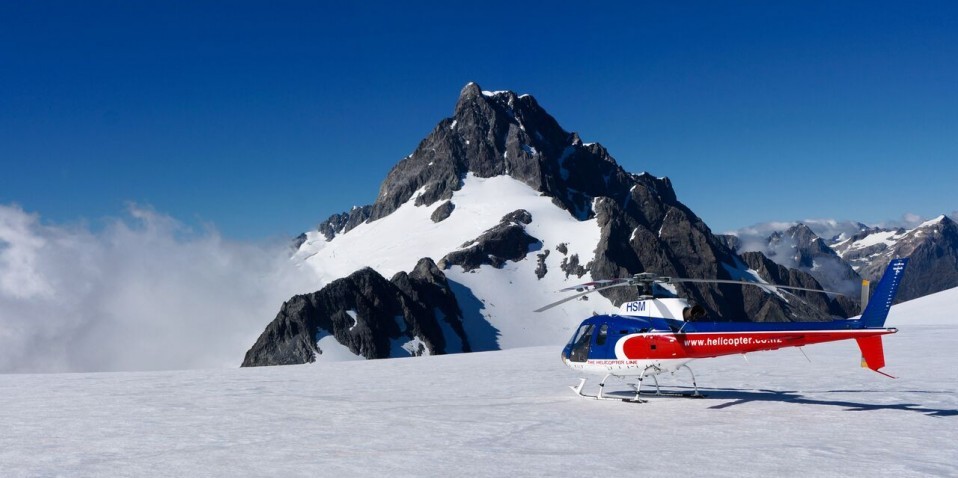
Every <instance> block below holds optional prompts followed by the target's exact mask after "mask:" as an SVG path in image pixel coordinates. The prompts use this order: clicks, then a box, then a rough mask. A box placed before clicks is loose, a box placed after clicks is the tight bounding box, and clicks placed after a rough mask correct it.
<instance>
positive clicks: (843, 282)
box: [725, 215, 958, 302]
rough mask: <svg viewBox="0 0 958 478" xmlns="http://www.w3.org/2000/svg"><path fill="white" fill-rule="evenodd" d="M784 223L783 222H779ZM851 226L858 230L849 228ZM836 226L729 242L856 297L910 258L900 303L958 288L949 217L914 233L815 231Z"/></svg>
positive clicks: (957, 239) (957, 248)
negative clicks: (867, 283) (892, 264)
mask: <svg viewBox="0 0 958 478" xmlns="http://www.w3.org/2000/svg"><path fill="white" fill-rule="evenodd" d="M773 224H783V223H773ZM849 225H851V226H852V227H854V230H849V229H850V228H849V227H848V226H849ZM835 226H836V225H835V224H834V223H832V224H826V223H821V222H819V223H817V224H816V223H814V222H812V223H811V225H806V224H803V223H795V224H793V225H791V226H790V227H788V228H786V229H783V230H777V231H772V232H771V233H768V232H767V231H766V233H767V234H768V236H766V237H764V239H757V238H756V237H755V233H754V231H740V232H739V233H738V234H733V235H730V236H727V237H726V238H725V240H726V242H727V243H728V244H730V245H731V246H732V247H733V248H734V249H735V250H736V251H738V252H740V253H744V252H750V251H755V252H760V253H762V254H764V255H765V256H767V257H768V258H769V259H771V260H772V261H774V262H775V263H777V264H780V265H783V266H786V267H791V268H797V269H799V270H802V271H805V272H807V273H809V274H810V275H812V276H813V277H815V278H816V279H817V280H818V281H819V282H820V283H821V284H822V285H824V286H825V287H826V288H828V289H831V290H836V291H839V292H843V293H846V294H852V293H855V292H856V291H857V290H860V289H859V284H860V282H861V280H862V279H868V280H871V281H875V280H878V279H879V278H880V277H879V275H880V274H881V273H882V271H884V269H885V267H886V266H887V265H888V262H889V261H890V260H891V259H893V258H895V257H909V258H911V261H910V262H909V265H908V274H907V275H906V276H905V278H904V279H903V280H902V285H901V289H900V290H899V293H898V299H897V300H898V301H900V302H901V301H906V300H911V299H914V298H917V297H922V296H925V295H928V294H932V293H935V292H939V291H942V290H945V289H950V288H952V287H958V224H956V223H955V221H954V220H953V219H951V218H949V217H948V216H946V215H941V216H938V217H936V218H934V219H932V220H929V221H926V222H924V223H921V224H919V225H917V226H915V227H912V228H910V229H906V228H901V227H898V228H885V227H878V226H866V225H865V224H862V223H846V224H845V227H843V229H845V231H844V232H842V233H840V234H837V235H833V236H831V237H829V238H827V239H825V238H823V237H820V236H819V235H818V234H816V233H815V232H814V229H820V230H822V231H823V235H824V233H826V231H834V229H835Z"/></svg>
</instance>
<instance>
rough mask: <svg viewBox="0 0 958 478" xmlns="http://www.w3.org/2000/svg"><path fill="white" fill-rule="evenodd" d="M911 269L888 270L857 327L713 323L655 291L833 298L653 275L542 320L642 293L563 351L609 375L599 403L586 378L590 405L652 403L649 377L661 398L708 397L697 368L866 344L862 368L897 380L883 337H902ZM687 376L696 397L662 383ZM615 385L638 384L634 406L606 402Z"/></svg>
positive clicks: (586, 290)
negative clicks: (759, 355)
mask: <svg viewBox="0 0 958 478" xmlns="http://www.w3.org/2000/svg"><path fill="white" fill-rule="evenodd" d="M907 264H908V259H907V258H899V259H894V260H892V261H891V262H890V263H889V264H888V267H887V268H886V269H885V273H884V275H883V276H882V278H881V280H880V281H879V282H878V285H877V286H876V287H875V291H874V295H872V297H871V299H870V300H868V298H867V297H868V294H867V291H866V292H865V293H863V303H867V305H866V306H865V307H864V310H863V312H862V315H861V317H859V318H855V319H842V320H832V321H826V322H713V321H708V319H707V318H706V314H705V310H704V309H703V308H702V307H701V306H698V305H691V304H690V303H689V302H688V301H687V300H686V299H683V298H674V297H657V296H655V295H654V294H653V285H654V284H677V283H692V282H699V283H727V284H746V285H754V286H760V287H765V288H773V289H792V290H804V291H812V292H824V293H831V292H828V291H823V290H819V289H806V288H801V287H790V286H778V285H773V284H766V283H757V282H747V281H738V280H723V279H686V278H676V277H661V276H657V275H655V274H652V273H642V274H636V275H635V276H633V277H629V278H624V279H611V280H601V281H595V282H589V283H586V284H581V285H577V286H574V287H570V288H567V289H563V290H562V291H571V290H576V291H579V292H580V293H578V294H575V295H573V296H571V297H566V298H564V299H562V300H559V301H557V302H553V303H551V304H548V305H546V306H544V307H541V308H539V309H537V310H536V311H535V312H542V311H544V310H546V309H550V308H552V307H555V306H557V305H560V304H562V303H565V302H568V301H571V300H575V299H578V298H580V297H583V296H585V295H588V294H592V293H595V292H599V291H602V290H606V289H610V288H613V287H638V289H639V291H640V296H639V299H638V300H636V301H632V302H626V303H624V304H622V306H621V307H620V310H619V313H617V314H609V315H596V316H593V317H590V318H588V319H586V320H584V321H582V324H581V325H580V326H579V328H578V330H577V331H576V333H575V335H573V337H572V339H571V340H570V341H569V343H568V344H567V345H566V346H565V349H563V351H562V361H563V362H564V363H565V364H566V365H567V366H569V367H570V368H572V369H573V370H577V371H582V372H586V373H596V374H605V377H604V378H603V379H602V381H601V382H600V383H599V391H598V393H597V394H596V395H587V394H585V393H583V391H582V389H583V387H584V386H585V382H586V379H584V378H583V379H581V381H580V382H579V384H578V386H573V387H571V388H572V389H573V390H574V391H575V392H576V393H577V394H579V395H581V396H583V397H588V398H596V399H600V400H601V399H608V400H623V401H629V402H644V401H645V400H642V399H641V398H640V395H642V394H643V393H644V392H643V391H642V381H643V380H644V379H645V378H646V377H652V378H653V380H654V381H655V387H656V392H655V393H656V394H659V395H678V396H688V397H703V396H704V395H702V394H700V393H699V391H698V385H696V383H695V373H694V372H692V369H691V368H689V366H688V363H689V362H690V361H692V360H695V359H702V358H712V357H720V356H723V355H734V354H746V353H751V352H758V351H764V350H777V349H780V348H785V347H802V346H804V345H810V344H818V343H824V342H834V341H837V340H849V339H855V341H856V342H858V347H859V348H860V349H861V352H862V362H861V363H862V367H866V368H869V369H871V370H874V371H875V372H878V373H880V374H882V375H885V376H888V377H891V375H888V374H886V373H884V372H881V371H880V369H881V368H882V367H884V366H885V354H884V350H883V348H882V338H881V337H882V336H883V335H888V334H893V333H895V332H897V331H898V329H895V328H893V327H885V319H886V318H887V317H888V311H889V310H890V309H891V306H892V302H893V301H894V298H895V294H896V293H897V292H898V286H899V285H900V284H901V278H902V276H903V275H904V272H905V267H906V265H907ZM681 368H685V369H686V370H688V371H689V373H690V374H691V376H692V386H693V392H691V393H681V394H663V393H662V392H661V390H660V389H659V383H658V379H657V378H656V375H659V374H662V373H666V372H669V373H675V372H676V371H678V370H679V369H681ZM610 377H615V378H618V379H622V380H625V381H630V380H635V383H632V384H631V385H632V386H633V387H634V389H635V391H634V395H632V394H631V393H630V394H629V395H630V396H628V397H626V398H622V397H621V396H616V395H614V394H605V395H603V389H604V387H605V384H606V381H607V380H608V379H609V378H610Z"/></svg>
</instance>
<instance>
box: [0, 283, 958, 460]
mask: <svg viewBox="0 0 958 478" xmlns="http://www.w3.org/2000/svg"><path fill="white" fill-rule="evenodd" d="M956 301H958V289H952V290H948V291H945V292H941V293H939V294H936V295H934V296H930V297H925V298H922V299H918V300H915V301H912V302H909V303H905V304H899V305H896V306H894V307H893V308H892V311H891V318H890V322H891V323H892V324H893V325H895V326H897V327H900V329H901V330H900V332H899V333H898V334H895V335H891V336H888V337H885V339H884V341H885V352H886V358H887V360H888V367H887V368H886V370H887V371H888V372H889V373H892V374H894V375H896V376H897V377H898V379H896V380H892V379H888V378H886V377H883V376H881V375H878V374H875V373H873V372H871V371H869V370H865V369H862V368H859V367H858V355H859V351H858V348H857V346H856V345H855V344H854V342H851V341H848V342H839V343H833V344H824V345H815V346H809V347H806V349H805V352H806V353H807V354H808V357H809V359H810V360H811V362H808V361H806V359H805V358H804V357H803V356H802V354H801V353H800V352H799V351H797V350H795V349H784V350H780V351H776V352H764V353H756V354H751V355H749V359H748V361H746V360H742V359H741V358H738V357H723V358H719V359H711V360H701V361H695V362H693V363H692V366H693V367H694V369H695V371H696V374H697V377H698V383H699V385H700V387H702V388H703V390H704V392H705V393H707V394H708V397H707V398H705V399H702V400H689V399H675V398H653V399H652V400H650V402H649V403H646V404H641V405H637V404H627V403H622V402H600V401H594V400H585V399H582V398H579V397H577V396H575V395H574V394H573V393H572V392H571V391H570V390H569V389H568V388H567V386H568V385H572V384H575V383H576V382H577V380H576V378H577V375H576V374H575V373H574V372H572V371H570V370H568V369H566V368H565V367H564V366H563V365H562V364H561V362H560V361H559V357H558V355H559V350H558V349H557V348H556V347H551V346H549V347H537V348H523V349H513V350H504V351H497V352H483V353H474V354H458V355H445V356H433V357H422V358H419V359H394V360H375V361H358V362H339V363H316V364H310V365H296V366H284V367H259V368H246V369H234V370H191V371H177V372H138V373H97V374H48V375H0V396H3V397H4V399H5V400H4V406H3V407H0V423H2V424H3V433H0V469H2V474H3V476H5V477H34V476H364V475H369V474H373V473H376V474H384V475H388V476H490V475H497V476H500V475H510V476H558V475H565V474H568V473H570V472H575V473H579V474H586V475H590V476H591V475H596V476H606V475H624V474H634V473H636V472H639V473H641V474H642V475H647V476H676V475H708V476H730V477H731V476H735V477H738V476H769V475H775V476H855V477H857V476H895V477H897V476H955V475H958V448H956V447H954V446H953V444H954V443H956V442H958V426H955V422H956V420H958V375H956V374H955V373H954V372H953V367H952V364H953V363H954V361H955V360H958V351H956V348H955V347H954V344H955V341H956V340H958V323H956V320H955V317H954V314H953V307H952V306H953V304H955V303H956ZM594 384H595V381H593V382H592V385H593V386H594ZM665 384H672V385H679V386H683V385H687V383H686V381H685V377H684V376H683V375H676V376H675V377H665V378H664V379H663V385H665ZM610 387H616V388H618V387H620V386H619V384H610Z"/></svg>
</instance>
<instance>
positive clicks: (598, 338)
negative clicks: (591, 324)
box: [589, 324, 615, 360]
mask: <svg viewBox="0 0 958 478" xmlns="http://www.w3.org/2000/svg"><path fill="white" fill-rule="evenodd" d="M614 345H615V341H614V340H609V324H602V325H600V326H599V329H598V332H596V334H595V342H594V343H593V344H592V351H591V352H589V358H593V359H600V360H601V359H609V358H613V357H612V356H613V352H612V350H610V349H611V348H612V347H613V346H614Z"/></svg>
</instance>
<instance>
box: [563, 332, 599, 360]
mask: <svg viewBox="0 0 958 478" xmlns="http://www.w3.org/2000/svg"><path fill="white" fill-rule="evenodd" d="M594 328H595V326H594V325H592V324H585V325H583V326H582V327H579V331H578V332H576V334H575V339H574V340H573V343H572V353H570V354H569V360H570V361H572V362H585V361H586V360H587V359H588V358H589V346H591V345H592V330H593V329H594Z"/></svg>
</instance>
